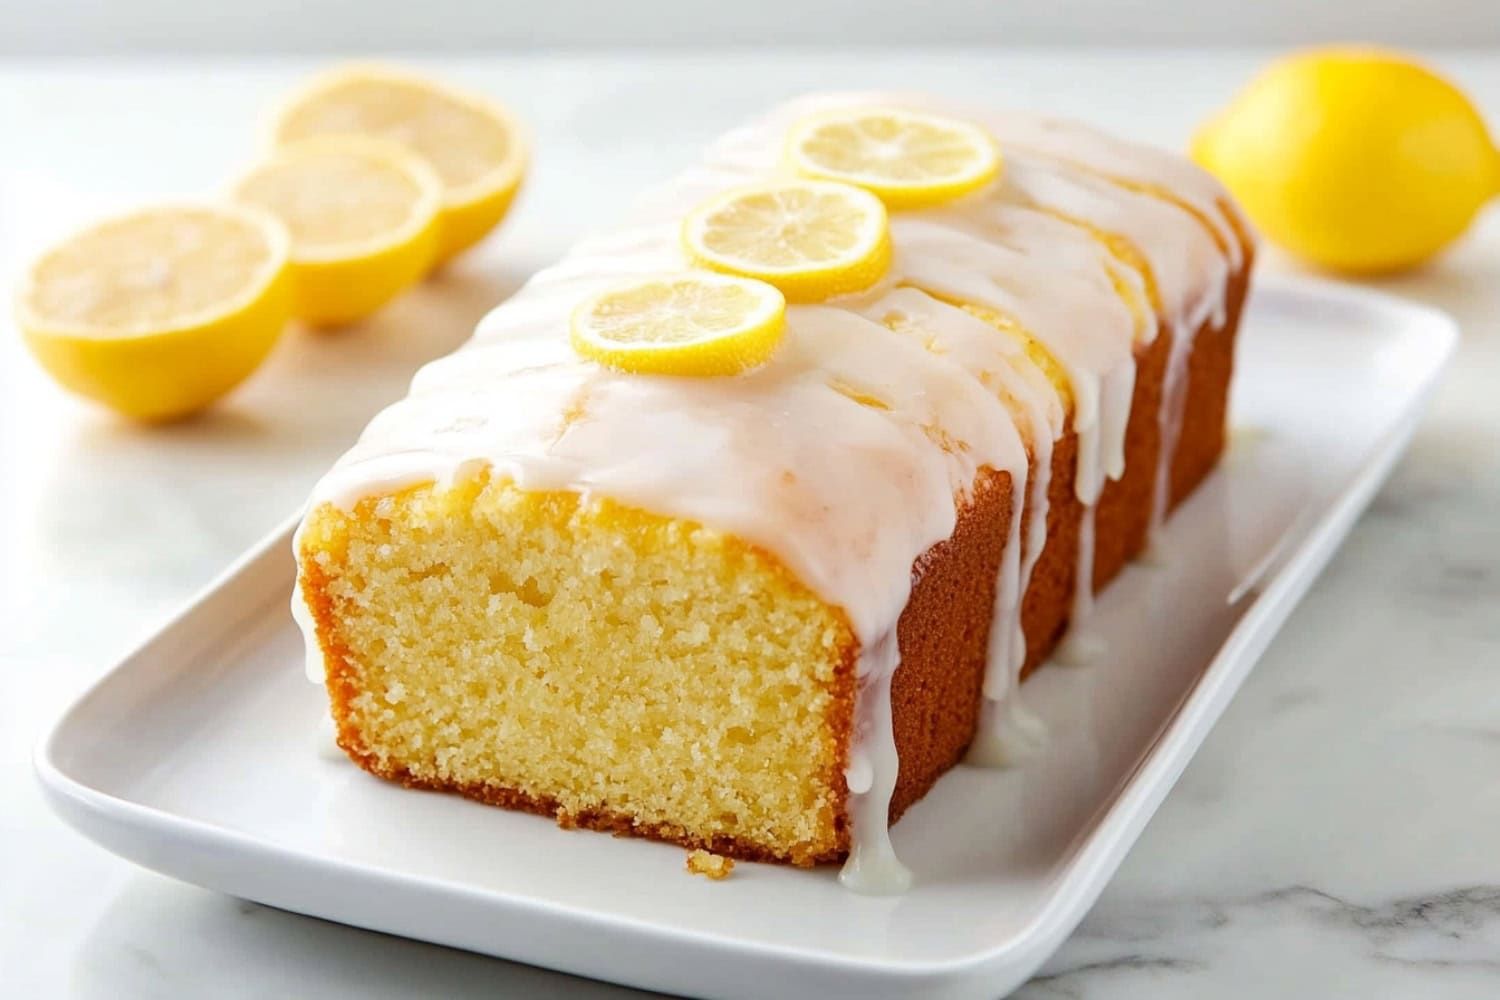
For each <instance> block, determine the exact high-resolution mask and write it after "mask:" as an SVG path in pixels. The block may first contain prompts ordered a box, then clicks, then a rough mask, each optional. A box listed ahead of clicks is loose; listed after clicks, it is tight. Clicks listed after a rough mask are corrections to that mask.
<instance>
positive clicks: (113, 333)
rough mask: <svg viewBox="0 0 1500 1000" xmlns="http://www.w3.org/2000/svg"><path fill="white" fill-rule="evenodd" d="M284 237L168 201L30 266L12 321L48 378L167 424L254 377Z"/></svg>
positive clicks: (245, 211)
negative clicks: (170, 420) (165, 421)
mask: <svg viewBox="0 0 1500 1000" xmlns="http://www.w3.org/2000/svg"><path fill="white" fill-rule="evenodd" d="M289 247H290V240H289V238H288V236H287V232H286V229H285V227H284V226H282V225H281V223H280V222H278V221H277V220H276V219H275V218H273V217H272V216H270V215H268V214H266V213H264V212H261V211H258V210H255V209H250V208H239V207H236V206H233V205H225V206H219V205H172V206H161V207H156V208H150V209H145V210H142V211H139V212H136V213H134V214H131V215H126V216H121V217H118V218H114V219H109V220H106V221H104V222H100V223H98V224H96V225H94V226H92V227H91V228H89V229H87V230H85V231H83V232H81V233H78V234H77V235H75V236H73V237H72V238H70V239H68V240H66V241H64V242H62V243H60V244H58V245H57V246H55V247H53V248H52V249H51V250H49V251H47V252H46V253H44V254H43V255H42V256H41V257H40V258H38V259H37V261H36V262H35V263H34V264H32V266H31V269H30V270H29V271H28V272H27V274H26V276H25V277H24V279H23V280H22V284H21V288H20V290H19V294H18V295H17V298H16V320H17V325H18V326H20V328H21V330H22V332H23V334H24V335H25V338H26V343H27V345H28V346H29V347H30V348H31V351H32V353H33V354H35V355H36V357H37V360H38V361H40V362H41V364H42V367H43V368H45V369H46V370H47V371H48V373H50V374H51V375H52V377H53V378H55V379H57V381H58V382H60V383H61V384H62V385H63V386H65V387H66V388H68V389H71V390H73V391H74V392H76V393H78V394H79V395H82V396H86V397H88V398H90V399H93V400H95V401H97V402H100V403H103V404H105V405H106V406H109V407H112V408H113V409H115V410H118V411H119V412H121V413H124V414H126V415H127V416H132V417H137V418H139V419H142V420H167V419H171V418H174V417H180V416H183V415H185V414H188V413H191V412H193V411H195V410H198V409H201V408H202V407H204V406H207V405H208V404H209V403H211V402H213V401H214V400H215V399H218V398H219V397H220V396H222V395H223V394H224V393H226V392H228V391H229V390H230V389H232V388H233V387H234V386H235V385H236V384H238V383H239V382H240V381H241V380H242V379H244V378H245V377H246V376H247V375H249V374H250V373H251V372H253V371H254V370H255V369H256V367H257V366H258V365H259V364H260V362H261V361H262V360H263V359H264V358H265V356H266V355H267V354H268V353H269V352H270V350H271V346H272V345H273V344H274V343H275V342H276V338H277V337H278V336H279V335H280V333H281V331H282V329H283V328H284V327H285V326H286V322H287V317H288V313H289V309H290V301H291V297H290V294H289V291H290V289H289V284H288V281H287V277H288V256H289Z"/></svg>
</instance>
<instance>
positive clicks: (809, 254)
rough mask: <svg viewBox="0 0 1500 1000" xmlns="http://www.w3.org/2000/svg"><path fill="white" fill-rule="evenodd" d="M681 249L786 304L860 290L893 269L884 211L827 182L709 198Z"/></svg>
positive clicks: (864, 196)
mask: <svg viewBox="0 0 1500 1000" xmlns="http://www.w3.org/2000/svg"><path fill="white" fill-rule="evenodd" d="M682 242H683V245H684V247H685V248H686V250H687V253H688V256H689V257H690V258H692V260H693V261H694V262H695V263H697V264H699V265H701V266H703V267H708V268H712V269H713V270H715V271H720V272H723V273H726V274H740V275H744V276H746V277H750V278H758V279H760V280H761V281H765V282H768V283H769V284H772V285H775V286H776V287H777V288H779V289H781V292H782V294H783V295H785V296H786V298H787V301H789V302H820V301H822V300H824V299H829V298H832V297H833V296H835V295H843V294H847V293H849V292H858V291H862V290H863V289H866V288H869V287H870V286H871V285H873V284H874V283H875V282H877V281H879V280H880V278H881V276H882V275H884V274H885V272H886V270H887V268H889V267H890V263H891V234H890V224H889V220H888V219H887V217H886V211H885V205H883V204H882V203H881V201H880V199H879V198H877V197H875V196H874V195H872V194H870V193H869V192H868V191H865V190H864V189H862V188H857V187H853V186H851V185H848V184H838V183H834V182H831V181H808V180H786V181H778V182H773V183H769V184H760V185H756V186H754V187H746V188H740V189H738V190H735V191H730V192H729V193H727V194H724V195H721V196H719V197H717V198H713V199H710V200H709V201H707V202H705V203H704V204H702V205H700V206H699V207H698V208H697V209H695V210H694V211H693V212H692V213H691V214H690V215H688V217H687V218H686V219H685V220H683V224H682Z"/></svg>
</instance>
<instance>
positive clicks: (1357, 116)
mask: <svg viewBox="0 0 1500 1000" xmlns="http://www.w3.org/2000/svg"><path fill="white" fill-rule="evenodd" d="M1192 151H1193V157H1194V159H1196V160H1197V161H1198V162H1199V163H1201V164H1202V165H1203V166H1205V167H1206V168H1208V169H1209V170H1211V171H1212V172H1214V173H1215V174H1217V175H1218V176H1219V177H1220V179H1222V180H1223V181H1224V183H1225V185H1227V186H1228V187H1229V189H1230V191H1231V192H1232V193H1233V194H1234V196H1235V197H1236V198H1238V199H1239V201H1240V203H1241V204H1242V205H1243V206H1244V208H1245V211H1246V212H1247V213H1248V214H1249V215H1250V217H1251V219H1253V220H1254V221H1255V223H1256V224H1257V225H1258V226H1259V227H1260V228H1261V229H1262V230H1263V231H1264V232H1265V234H1266V235H1267V236H1268V237H1270V238H1271V239H1272V240H1273V241H1275V242H1276V243H1278V244H1280V245H1281V246H1282V247H1284V248H1285V249H1287V250H1288V251H1290V252H1291V253H1293V254H1295V255H1296V256H1298V257H1301V258H1302V259H1304V260H1306V261H1308V262H1310V263H1312V264H1314V265H1317V266H1320V267H1324V268H1328V269H1331V270H1335V271H1344V272H1349V273H1373V272H1381V271H1392V270H1397V269H1400V268H1405V267H1409V266H1412V265H1415V264H1418V263H1420V262H1422V261H1424V260H1426V259H1427V258H1428V257H1430V256H1432V255H1433V254H1435V253H1437V252H1438V251H1439V250H1441V249H1442V248H1443V247H1444V246H1446V245H1447V244H1448V243H1449V242H1451V241H1452V240H1454V239H1455V238H1457V237H1458V236H1459V235H1460V234H1461V233H1462V232H1463V231H1464V230H1465V229H1466V228H1467V227H1468V225H1469V223H1470V222H1471V221H1472V220H1473V218H1474V216H1475V215H1476V214H1477V213H1478V212H1479V210H1480V209H1481V208H1482V207H1483V205H1484V203H1485V202H1486V201H1488V200H1489V199H1490V198H1491V197H1492V196H1494V195H1495V194H1496V193H1497V190H1500V153H1497V152H1496V150H1495V146H1494V144H1493V143H1492V142H1491V141H1490V138H1489V135H1488V134H1487V133H1486V131H1485V126H1484V121H1483V120H1482V119H1481V118H1480V116H1479V113H1478V112H1477V111H1476V110H1475V108H1474V106H1473V105H1472V104H1470V103H1469V101H1468V100H1467V99H1466V98H1465V97H1464V95H1463V94H1462V93H1460V92H1459V91H1458V90H1457V89H1456V88H1455V87H1453V86H1452V85H1451V84H1449V83H1448V82H1447V81H1445V80H1443V79H1441V78H1440V77H1438V76H1436V75H1435V74H1433V73H1432V72H1431V71H1429V70H1427V69H1425V68H1423V67H1422V66H1419V65H1417V64H1416V63H1414V62H1412V61H1410V60H1408V59H1406V58H1404V57H1402V56H1400V55H1398V54H1395V53H1391V52H1383V51H1379V50H1374V49H1320V50H1316V51H1311V52H1304V53H1299V54H1296V55H1293V56H1290V57H1288V58H1285V59H1283V60H1281V61H1279V62H1276V63H1274V64H1273V65H1271V66H1270V67H1269V68H1268V69H1266V70H1265V71H1264V72H1263V73H1262V74H1261V75H1260V76H1259V77H1258V78H1256V79H1255V80H1254V81H1253V82H1252V83H1251V84H1250V85H1249V87H1248V88H1247V89H1246V90H1245V91H1244V92H1243V93H1241V94H1240V95H1239V97H1238V98H1237V99H1236V100H1235V101H1234V102H1233V103H1232V104H1230V106H1229V107H1228V108H1227V109H1225V110H1224V111H1223V112H1221V113H1220V114H1219V115H1218V116H1217V117H1216V118H1214V119H1213V120H1212V121H1210V122H1209V123H1208V124H1207V125H1206V126H1205V127H1204V128H1203V129H1202V131H1201V132H1200V133H1199V134H1198V136H1197V137H1196V139H1195V140H1194V142H1193V150H1192Z"/></svg>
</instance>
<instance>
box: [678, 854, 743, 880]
mask: <svg viewBox="0 0 1500 1000" xmlns="http://www.w3.org/2000/svg"><path fill="white" fill-rule="evenodd" d="M687 870H688V872H689V873H691V874H693V875H703V876H706V877H708V878H711V879H713V880H714V881H715V882H721V881H723V880H724V879H726V878H728V877H729V873H730V872H732V871H734V860H733V859H732V858H726V857H725V856H724V855H722V854H715V853H713V852H712V851H705V850H703V849H701V848H699V849H698V850H694V851H689V852H688V856H687Z"/></svg>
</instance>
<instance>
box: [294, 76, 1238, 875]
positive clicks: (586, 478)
mask: <svg viewBox="0 0 1500 1000" xmlns="http://www.w3.org/2000/svg"><path fill="white" fill-rule="evenodd" d="M1252 256H1253V244H1252V239H1251V235H1250V232H1249V229H1248V227H1247V225H1246V224H1245V223H1244V222H1243V221H1242V219H1241V217H1240V215H1239V214H1238V213H1237V211H1236V210H1235V209H1234V207H1233V205H1232V204H1231V203H1230V201H1229V199H1228V197H1227V195H1226V194H1225V193H1224V191H1223V190H1222V189H1221V187H1220V186H1219V185H1218V184H1217V183H1216V182H1215V181H1214V180H1213V179H1212V178H1211V177H1210V176H1209V175H1207V174H1205V173H1203V172H1202V171H1200V170H1199V169H1197V168H1196V167H1194V166H1193V165H1192V164H1191V163H1189V162H1188V161H1186V160H1184V159H1182V158H1179V157H1177V156H1175V155H1171V154H1167V153H1163V152H1158V151H1154V150H1151V149H1147V148H1143V147H1140V146H1136V145H1134V144H1130V143H1126V142H1122V141H1120V140H1116V139H1113V138H1109V137H1107V136H1105V135H1102V134H1100V133H1097V132H1095V131H1094V130H1092V129H1090V128H1087V127H1085V126H1082V125H1076V124H1071V123H1064V122H1059V121H1054V120H1049V119H1044V118H1038V117H1034V116H1031V115H1025V114H1015V113H996V112H993V111H987V110H983V109H971V108H961V107H952V106H946V105H941V104H939V103H937V102H934V101H930V100H927V99H923V98H917V97H912V96H910V95H889V94H838V95H819V96H815V97H809V98H804V99H801V100H798V101H794V102H791V103H790V104H787V105H785V106H783V107H780V108H778V109H776V110H775V111H773V112H772V113H771V114H769V115H767V116H766V117H764V118H763V119H761V120H759V121H757V122H756V123H754V124H753V125H751V126H749V127H746V128H743V129H741V130H738V131H736V132H733V133H731V134H729V135H728V136H726V137H724V138H723V139H722V140H720V141H719V142H717V143H715V144H714V145H713V146H712V147H711V148H710V149H709V151H708V153H707V154H706V156H705V157H704V158H703V160H702V161H701V162H700V163H699V164H698V165H696V166H694V167H693V168H691V169H689V170H688V171H686V172H685V173H684V174H683V175H681V176H679V177H678V178H676V179H675V180H673V181H672V182H670V183H669V184H667V185H665V186H663V187H661V188H659V189H656V190H654V191H651V192H648V193H647V194H646V195H645V196H644V197H642V198H641V199H640V200H639V202H638V203H637V204H636V206H635V208H634V210H633V211H632V212H631V213H630V214H629V216H628V217H627V220H626V221H625V222H624V223H623V224H621V225H619V226H618V227H616V228H614V229H612V230H610V231H607V232H604V233H601V234H599V235H596V236H593V237H591V238H589V239H587V240H585V241H584V242H583V243H582V244H581V245H579V246H578V247H577V248H576V249H575V250H574V251H573V252H572V253H570V254H569V255H568V256H567V257H565V258H564V259H563V260H562V261H561V262H560V263H559V264H557V265H556V266H554V267H552V268H550V269H548V270H545V271H543V272H541V273H540V274H538V275H537V276H536V277H535V278H533V279H532V280H531V281H530V282H529V283H528V284H527V285H526V286H525V287H524V288H523V289H522V290H521V291H520V292H518V293H517V294H516V295H515V296H514V297H513V298H512V299H511V300H509V301H508V302H506V303H505V304H503V305H501V306H500V307H498V308H497V309H495V310H494V311H493V312H492V313H491V314H490V315H489V316H488V317H486V318H485V319H484V320H483V321H482V322H481V324H480V326H479V329H478V330H477V332H476V333H475V335H474V337H473V339H472V341H471V342H470V343H468V344H467V345H466V346H465V347H463V348H462V349H460V350H459V351H457V352H456V353H455V354H453V355H451V356H449V357H447V358H444V359H441V360H438V361H436V362H434V363H432V364H430V365H428V366H427V367H425V368H424V369H423V370H422V371H421V372H419V373H418V375H417V376H416V378H415V380H414V382H413V384H412V388H411V392H410V394H409V395H408V396H407V398H405V399H404V400H402V401H400V402H398V403H396V404H395V405H394V406H392V407H390V408H389V409H387V410H386V411H385V412H383V413H381V414H380V415H379V416H377V417H376V418H375V419H374V421H373V422H372V423H371V424H370V426H369V427H368V429H367V430H366V431H365V433H364V434H363V436H362V437H361V439H360V441H359V442H358V443H357V444H356V445H355V446H354V447H353V449H352V450H350V451H349V452H348V453H347V454H346V455H345V456H344V457H343V458H342V459H341V460H340V461H339V462H338V463H337V464H336V466H335V467H334V468H333V469H332V470H331V471H330V472H329V474H328V475H327V476H326V477H325V478H324V479H323V480H322V481H321V482H320V483H319V485H318V486H317V487H316V489H315V491H314V494H313V496H312V499H311V502H310V505H309V508H308V512H307V515H306V518H305V520H304V522H303V524H302V526H301V528H300V530H299V532H298V535H297V539H296V543H295V547H296V554H297V559H298V564H299V580H298V594H297V595H296V596H294V598H293V608H294V611H295V612H296V613H297V614H298V617H299V620H300V621H301V622H302V624H303V626H304V629H305V630H306V632H307V636H308V647H309V670H310V672H311V674H312V677H313V679H314V680H316V681H317V682H319V683H320V684H325V685H326V687H327V692H328V696H329V699H330V703H331V707H332V714H333V717H334V720H335V722H336V725H337V731H338V742H339V745H340V746H341V747H342V748H343V750H344V751H345V752H346V753H347V754H348V755H349V757H351V758H352V759H353V760H354V761H356V762H357V763H358V764H359V765H360V766H361V767H363V768H365V769H367V770H368V771H370V772H372V773H374V774H376V775H379V776H381V777H384V778H388V779H392V780H395V781H399V782H402V783H404V784H406V785H409V786H413V787H420V788H429V789H442V790H449V791H454V792H458V793H460V794H463V795H466V796H469V797H471V798H474V799H478V800H481V801H483V802H488V803H492V804H495V805H499V806H505V807H509V808H515V809H525V810H530V811H534V812H538V813H542V814H545V815H549V816H553V817H555V818H556V819H557V821H558V822H559V823H560V824H562V825H564V826H581V827H591V828H595V829H600V830H609V831H614V832H616V833H627V834H633V835H639V836H646V837H654V838H658V839H662V840H667V841H671V842H675V843H678V844H681V845H684V846H687V847H690V848H698V849H704V850H708V851H713V852H716V853H719V854H724V855H729V856H733V857H737V858H744V859H751V860H763V861H781V862H790V863H793V864H798V865H813V864H818V863H823V862H833V861H840V860H842V861H844V869H843V877H844V880H845V882H846V883H847V884H849V885H851V887H853V888H856V889H860V890H865V891H889V890H895V889H899V888H901V887H902V886H903V885H904V884H905V883H906V881H907V880H908V875H907V873H906V871H905V869H904V868H903V867H902V866H901V864H900V862H899V860H898V859H897V858H896V857H895V855H894V853H893V851H892V849H891V843H890V838H889V824H890V823H892V822H894V821H895V820H896V819H897V818H899V817H900V816H901V814H902V813H903V812H905V811H906V809H907V808H908V807H910V806H911V805H912V803H914V802H916V801H917V800H918V799H920V798H921V797H922V796H923V795H924V794H925V793H926V792H927V790H928V789H929V788H931V787H932V785H933V783H934V782H935V781H937V780H938V778H939V777H941V776H942V774H943V773H944V772H945V771H947V770H948V769H949V768H951V767H953V766H954V765H955V764H957V763H958V762H959V761H960V760H963V759H965V758H966V757H967V759H968V760H970V761H971V762H975V763H980V764H987V763H1004V762H1005V760H1006V759H1008V758H1009V757H1011V756H1012V755H1013V754H1014V753H1015V752H1016V749H1017V743H1018V741H1020V740H1022V739H1023V738H1024V737H1025V736H1026V734H1027V732H1028V726H1027V717H1026V716H1025V715H1024V713H1022V712H1021V711H1020V709H1019V707H1018V705H1017V702H1016V689H1017V688H1018V687H1019V683H1020V680H1021V678H1022V677H1023V676H1024V675H1025V674H1026V673H1027V672H1029V671H1031V670H1032V669H1034V668H1035V667H1036V666H1037V665H1038V664H1039V663H1040V662H1041V660H1042V659H1043V658H1044V657H1046V656H1047V655H1049V653H1051V652H1052V651H1053V650H1054V648H1056V647H1058V645H1059V643H1060V642H1063V641H1064V640H1065V633H1066V632H1067V631H1068V630H1069V628H1070V627H1071V628H1073V629H1074V630H1075V631H1076V630H1077V629H1078V627H1079V626H1080V625H1081V624H1082V623H1083V622H1084V621H1085V620H1086V618H1087V615H1088V613H1089V608H1090V604H1091V602H1092V600H1093V595H1094V594H1095V592H1096V591H1097V590H1098V589H1099V588H1101V587H1103V586H1104V585H1106V584H1107V583H1108V582H1109V581H1110V579H1111V578H1112V577H1114V576H1115V575H1116V574H1117V573H1118V572H1119V570H1120V569H1121V567H1122V566H1123V565H1124V564H1125V563H1126V562H1127V561H1128V560H1129V559H1131V558H1132V557H1133V556H1135V555H1137V554H1138V553H1140V552H1142V551H1143V550H1144V549H1145V548H1146V547H1147V546H1148V545H1149V544H1150V542H1151V539H1152V538H1153V537H1154V535H1155V533H1156V532H1157V531H1158V530H1160V527H1161V523H1162V521H1163V519H1164V518H1165V516H1166V515H1167V513H1168V512H1169V511H1170V510H1171V508H1172V507H1173V506H1174V505H1175V504H1177V503H1178V502H1179V501H1181V500H1182V499H1183V498H1184V497H1185V496H1187V495H1188V494H1189V493H1190V492H1191V491H1192V490H1193V489H1194V487H1195V486H1196V485H1197V483H1198V482H1199V481H1200V480H1202V478H1203V477H1204V476H1205V475H1206V474H1207V473H1208V472H1209V470H1210V469H1211V468H1212V466H1213V465H1214V463H1215V461H1216V460H1217V458H1218V456H1219V454H1220V452H1221V450H1222V449H1223V446H1224V425H1225V413H1226V401H1227V397H1228V392H1229V383H1230V374H1231V369H1232V366H1233V355H1234V338H1235V331H1236V327H1237V325H1238V322H1239V317H1240V312H1241V307H1242V305H1243V303H1244V300H1245V295H1246V291H1247V287H1248V280H1249V274H1250V267H1251V260H1252ZM1067 642H1068V643H1069V644H1070V645H1071V646H1073V647H1078V646H1079V644H1078V643H1075V642H1073V640H1072V639H1067Z"/></svg>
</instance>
